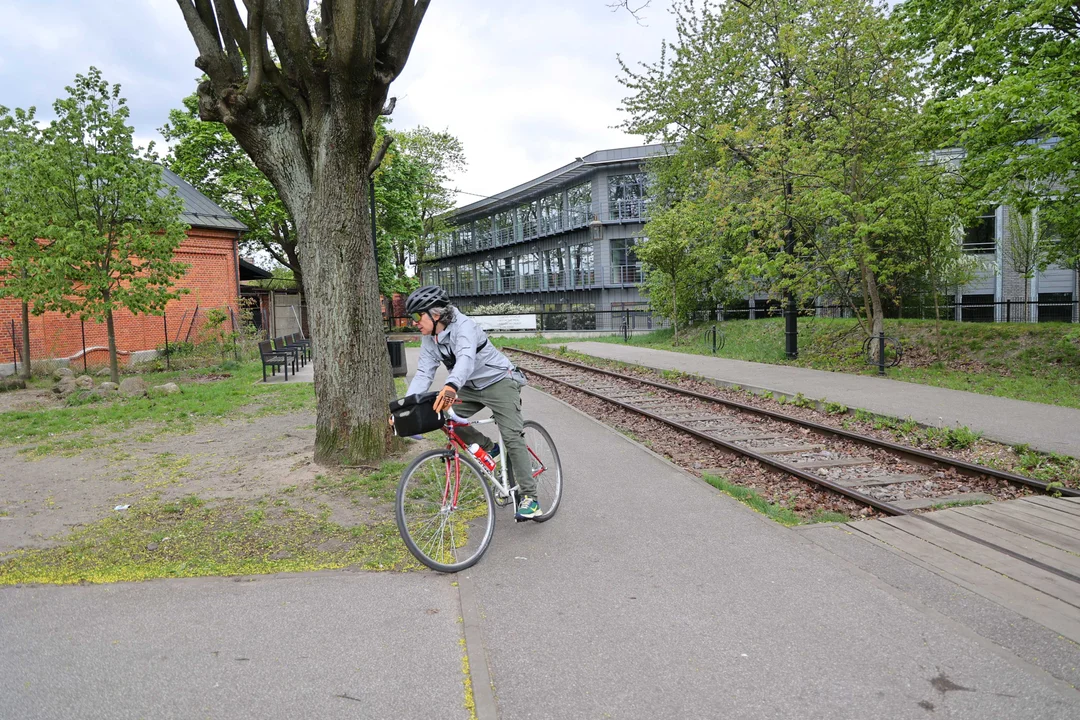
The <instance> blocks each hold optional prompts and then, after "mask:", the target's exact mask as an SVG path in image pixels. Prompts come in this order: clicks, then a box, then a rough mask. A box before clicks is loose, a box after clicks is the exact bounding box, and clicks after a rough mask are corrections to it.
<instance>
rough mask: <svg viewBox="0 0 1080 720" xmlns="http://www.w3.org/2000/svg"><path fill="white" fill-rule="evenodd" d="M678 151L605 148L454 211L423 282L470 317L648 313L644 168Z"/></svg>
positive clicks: (434, 245) (430, 254) (428, 250)
mask: <svg viewBox="0 0 1080 720" xmlns="http://www.w3.org/2000/svg"><path fill="white" fill-rule="evenodd" d="M671 152H674V148H673V147H670V146H666V145H645V146H641V147H633V148H620V149H614V150H601V151H598V152H594V153H592V154H590V155H587V156H585V157H583V158H578V159H576V160H575V161H574V162H572V163H570V164H568V165H565V166H563V167H561V168H559V169H558V170H555V171H553V172H550V173H548V174H546V175H543V176H541V177H538V178H534V179H533V180H530V181H529V182H526V183H523V184H521V185H518V186H517V187H513V188H510V189H509V190H506V191H504V192H501V193H498V194H497V195H495V196H493V197H490V198H485V199H483V200H480V201H478V202H474V203H471V204H469V205H466V206H463V207H460V208H457V209H456V210H454V211H453V213H451V216H450V217H449V218H448V220H449V225H450V230H449V231H448V232H446V233H445V234H443V235H441V236H439V237H435V238H432V239H431V240H430V241H429V242H428V244H427V246H426V247H425V248H424V253H423V257H422V259H421V264H420V268H421V274H422V279H423V281H424V283H425V284H432V285H441V286H442V287H444V288H446V290H447V292H448V293H449V294H450V296H451V297H452V298H453V300H454V303H455V304H456V305H457V306H458V307H461V308H462V309H463V310H466V311H468V309H470V308H473V307H475V306H477V305H487V304H491V303H499V302H512V303H515V304H517V305H522V306H524V307H527V308H531V309H535V310H537V311H547V312H553V311H576V312H588V311H597V310H610V309H613V308H615V309H624V308H633V307H638V306H644V305H645V301H644V300H643V299H642V297H641V296H640V293H639V292H638V286H639V285H640V283H641V280H642V273H641V263H640V262H639V261H638V260H637V257H636V255H635V254H634V245H635V244H636V243H637V242H640V241H641V239H642V238H643V237H644V228H645V222H646V221H647V220H648V199H647V194H646V187H647V182H648V176H647V173H646V171H645V162H646V161H647V160H648V159H649V158H650V157H656V156H663V155H668V154H670V153H671ZM569 322H573V320H570V321H569Z"/></svg>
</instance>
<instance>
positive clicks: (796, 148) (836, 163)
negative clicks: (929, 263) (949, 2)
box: [622, 0, 955, 333]
mask: <svg viewBox="0 0 1080 720" xmlns="http://www.w3.org/2000/svg"><path fill="white" fill-rule="evenodd" d="M674 12H675V14H676V18H677V23H676V29H677V40H676V41H675V42H674V43H672V44H669V45H667V46H665V48H664V55H663V57H662V59H661V61H660V62H659V63H656V64H654V65H646V66H645V67H644V69H642V70H641V71H640V72H638V71H634V70H631V69H630V68H628V67H626V66H625V65H624V66H623V78H622V82H623V83H624V85H625V86H626V87H627V88H628V90H629V91H630V93H631V94H630V96H629V97H627V98H626V99H625V101H624V104H625V107H626V109H627V110H628V112H629V114H630V119H629V120H628V121H627V122H626V123H625V126H626V128H627V129H628V130H630V131H631V132H635V133H639V134H642V135H645V136H646V137H647V138H650V139H653V138H661V139H663V140H665V141H669V142H672V141H677V142H679V143H680V146H679V149H678V152H677V154H676V156H675V157H674V158H673V159H671V160H670V161H667V162H666V163H661V165H662V166H664V165H666V167H662V168H661V170H659V171H658V172H657V173H656V175H657V182H656V183H654V185H653V188H652V191H651V192H652V193H653V195H654V196H655V201H654V202H658V203H660V204H661V205H662V206H663V207H665V208H670V212H672V213H675V215H676V217H678V218H679V220H678V222H673V221H672V220H669V219H667V218H665V216H664V213H661V214H660V215H659V216H658V221H657V225H656V228H657V229H658V230H659V231H660V232H659V235H658V237H661V238H662V239H663V241H664V242H667V243H669V244H670V238H672V237H678V236H679V235H680V234H681V235H686V233H680V232H670V231H666V227H665V226H674V227H675V228H678V227H679V225H680V224H687V223H692V224H693V226H694V227H700V228H702V229H707V231H706V234H711V236H712V237H713V238H715V240H716V247H715V249H714V250H713V251H712V253H711V257H712V259H713V263H712V268H713V269H714V274H715V269H716V268H719V267H721V266H722V265H726V264H729V267H730V270H728V272H727V276H728V279H729V281H730V282H731V283H732V285H733V286H734V287H738V288H739V290H740V291H747V290H764V291H767V292H768V293H770V294H771V295H772V296H774V297H779V296H781V295H794V296H796V297H801V298H817V297H829V298H836V299H838V300H841V301H843V302H844V303H845V304H847V305H849V306H850V307H851V308H852V309H853V310H855V311H856V313H858V314H859V316H860V317H861V318H862V322H863V330H864V332H866V333H869V332H871V331H872V330H873V331H876V330H877V329H878V328H879V326H880V323H881V321H882V318H883V300H882V298H883V296H885V295H886V294H887V293H889V292H893V291H894V289H895V287H897V286H898V285H899V283H900V281H901V279H903V278H904V277H905V276H906V275H908V274H910V273H911V272H913V269H914V268H915V267H916V265H915V263H914V260H913V257H912V254H911V252H909V251H908V250H907V248H906V246H905V241H906V240H907V239H909V238H910V237H911V236H912V235H913V234H914V233H915V232H916V231H915V230H914V229H913V228H912V227H910V224H909V222H908V217H907V215H906V213H905V210H904V204H905V203H904V202H903V201H904V200H905V199H906V197H907V196H908V195H910V194H912V193H915V192H918V191H920V189H921V188H923V187H924V186H925V185H926V184H927V180H928V177H929V178H930V179H931V180H932V182H931V183H930V184H931V185H935V184H936V183H937V178H938V176H941V175H944V174H946V173H947V172H948V170H949V166H948V163H947V162H941V163H937V162H927V161H926V158H925V156H924V155H921V154H920V153H919V149H920V148H919V147H918V145H917V143H918V140H919V135H918V133H917V127H918V123H917V122H916V121H917V117H918V106H919V103H920V102H921V97H922V91H923V87H922V85H921V83H920V79H919V73H918V68H917V65H916V63H915V59H914V55H913V53H912V52H910V51H909V50H906V49H904V48H903V47H902V46H900V45H899V44H898V43H897V42H896V41H897V39H898V38H897V35H896V30H895V28H894V27H893V26H892V25H891V24H890V23H889V22H888V19H887V18H886V16H885V14H884V10H883V8H882V7H881V6H878V5H875V4H874V3H872V2H870V1H869V0H818V1H817V2H813V3H809V4H807V3H805V2H795V1H794V0H764V1H763V2H756V3H716V4H713V3H705V4H695V3H693V2H689V1H684V0H677V1H676V2H675V3H674ZM942 196H943V197H945V198H949V197H952V195H951V194H949V193H942ZM942 205H944V203H937V204H936V205H934V207H933V209H934V211H935V213H936V214H935V220H936V219H937V218H939V217H941V216H942V214H943V212H944V210H945V209H946V208H943V207H941V206H942ZM953 214H955V213H953ZM650 234H651V233H650ZM695 234H696V233H695ZM721 260H723V261H724V262H723V263H722V262H721ZM728 260H730V263H728ZM665 275H667V276H668V277H671V276H670V274H668V273H666V272H665Z"/></svg>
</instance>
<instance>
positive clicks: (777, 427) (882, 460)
mask: <svg viewBox="0 0 1080 720" xmlns="http://www.w3.org/2000/svg"><path fill="white" fill-rule="evenodd" d="M508 350H510V351H511V352H513V353H515V354H516V355H517V361H518V362H517V365H518V367H519V368H520V369H522V370H524V371H525V373H526V374H527V375H532V376H534V377H536V378H540V379H542V380H544V381H546V382H549V383H553V384H554V385H555V386H557V387H562V388H566V389H569V390H571V391H572V392H575V393H581V394H583V395H586V396H589V397H592V398H596V399H598V400H600V401H602V402H603V403H607V404H611V405H613V406H615V407H618V408H621V409H622V410H624V411H628V412H630V413H633V414H636V415H639V416H641V417H645V418H649V419H650V420H652V421H655V422H659V423H662V424H663V425H664V426H666V427H668V428H671V429H673V430H675V431H677V432H678V433H682V434H685V435H689V436H692V437H694V438H697V439H698V440H702V441H704V442H706V443H708V444H711V445H714V446H716V447H719V448H722V449H723V450H724V451H726V452H728V453H734V454H736V455H740V456H744V457H746V458H748V459H750V460H752V461H755V462H757V463H760V464H761V465H764V466H766V467H768V468H771V469H772V470H775V471H779V472H780V473H784V474H787V475H790V476H792V477H794V478H798V479H799V480H801V481H803V482H805V483H808V484H810V485H812V486H814V487H816V488H821V489H824V490H825V491H828V492H831V493H835V494H837V495H840V496H842V497H844V498H847V499H848V500H850V501H854V502H855V503H858V504H861V505H864V506H866V507H870V508H873V509H874V510H875V511H877V512H879V513H884V514H886V515H892V516H910V517H915V518H918V519H919V520H921V521H925V522H927V523H930V524H932V525H934V526H936V527H938V528H940V529H942V530H946V531H948V532H949V533H952V534H953V535H957V536H960V537H963V538H965V539H967V540H970V541H972V542H976V543H978V544H980V545H983V546H985V547H987V548H990V549H992V550H995V551H998V552H1001V553H1003V554H1005V555H1008V556H1010V557H1013V558H1015V559H1017V560H1020V561H1022V562H1024V563H1027V564H1029V565H1032V566H1034V567H1038V568H1040V569H1042V570H1045V571H1047V572H1050V573H1053V574H1055V575H1057V576H1059V577H1062V578H1065V579H1067V580H1069V581H1071V582H1075V583H1080V576H1077V575H1075V574H1073V573H1071V572H1069V571H1068V570H1064V569H1062V568H1058V567H1055V566H1053V565H1050V564H1047V563H1044V562H1042V561H1041V560H1039V559H1038V558H1035V557H1032V556H1031V555H1028V554H1026V553H1025V552H1023V551H1017V550H1014V549H1012V548H1010V547H1004V546H1002V545H999V544H996V543H994V542H990V541H987V540H986V539H983V538H980V537H976V536H974V535H971V534H969V533H967V532H965V531H963V530H960V529H957V528H956V527H952V526H950V525H947V524H945V523H941V522H938V521H936V520H934V518H933V513H927V512H919V511H920V510H927V509H933V508H934V507H935V506H938V507H940V506H941V505H942V504H946V505H948V504H956V503H964V502H972V503H976V502H978V503H983V502H991V501H993V500H995V499H998V498H1013V497H1017V495H1018V494H1025V493H1031V492H1042V493H1048V492H1050V491H1051V490H1053V491H1054V492H1055V493H1057V494H1060V495H1062V496H1070V497H1080V490H1076V489H1073V488H1065V487H1055V488H1050V487H1048V486H1047V484H1046V483H1044V482H1042V481H1039V480H1035V479H1033V478H1028V477H1024V476H1022V475H1017V474H1015V473H1010V472H1007V471H1004V470H998V469H996V468H991V467H985V466H982V465H976V464H973V463H969V462H966V461H963V460H958V459H955V458H950V457H946V456H943V455H938V454H936V453H933V452H930V451H927V450H923V449H921V448H913V447H909V446H905V445H900V444H898V443H893V442H889V441H887V440H881V439H879V438H874V437H869V436H865V435H860V434H858V433H854V432H851V431H849V430H844V429H841V428H834V427H831V426H827V425H821V424H819V423H814V422H812V421H808V420H803V419H801V418H796V417H792V416H789V415H785V414H783V413H779V412H775V411H773V410H768V409H764V408H758V407H754V406H752V405H746V404H743V403H739V402H736V401H732V400H729V399H727V398H721V397H716V396H712V395H707V394H704V393H699V392H695V391H691V390H686V389H683V388H678V387H675V386H672V385H668V384H666V383H661V382H656V381H652V380H646V379H642V378H635V377H628V376H627V375H625V374H620V373H617V372H612V371H609V370H604V369H602V368H595V367H592V366H589V365H584V364H582V363H576V362H573V361H570V360H564V359H562V358H556V357H552V356H550V355H543V354H540V353H534V352H530V351H527V350H519V349H516V348H508ZM717 470H718V474H719V473H722V472H723V468H718V469H717ZM946 473H952V474H956V475H962V476H964V477H966V478H968V479H970V480H971V481H972V482H973V483H975V484H977V486H978V487H979V488H980V490H981V491H980V492H975V493H973V492H963V493H948V492H946V493H942V492H939V490H940V488H942V487H944V488H946V489H949V488H950V487H952V486H953V485H954V484H951V483H949V482H941V481H940V478H941V477H942V476H943V475H945V474H946ZM1017 486H1018V487H1019V488H1020V491H1019V492H1018V491H1017ZM897 496H902V499H900V500H897V499H893V500H892V501H890V500H889V499H888V498H895V497H897Z"/></svg>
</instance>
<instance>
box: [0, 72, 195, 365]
mask: <svg viewBox="0 0 1080 720" xmlns="http://www.w3.org/2000/svg"><path fill="white" fill-rule="evenodd" d="M67 92H68V96H67V97H66V98H62V99H59V100H57V101H56V103H55V104H54V106H53V109H54V111H55V112H56V120H55V121H54V122H53V123H52V125H50V126H49V127H48V128H47V129H46V130H44V131H42V134H41V137H40V139H39V142H38V143H37V147H36V148H35V149H33V150H28V149H27V148H26V147H25V146H24V147H23V148H22V150H21V152H29V153H30V157H31V158H32V161H31V162H32V164H31V167H33V168H34V177H33V178H30V177H28V176H27V175H25V174H19V173H16V174H13V175H11V176H10V177H11V179H12V182H13V183H14V186H13V187H14V188H15V190H14V196H15V197H16V198H20V197H22V196H24V195H25V193H27V192H34V193H36V194H38V195H39V199H38V202H36V203H35V204H34V205H32V206H24V207H25V208H27V213H28V214H29V216H30V219H29V222H28V224H27V225H25V226H23V228H24V229H25V230H26V233H28V234H23V235H22V237H23V238H24V239H25V238H28V237H29V236H30V235H37V236H38V237H39V238H41V242H40V243H36V242H35V243H33V244H37V245H38V246H39V247H38V250H39V251H38V252H37V254H36V256H35V257H34V259H33V261H32V263H30V264H29V265H21V267H24V268H29V267H30V266H31V265H32V267H33V268H34V271H33V272H30V273H29V274H24V275H23V278H24V279H25V280H26V281H27V284H26V285H25V286H24V287H23V288H22V289H21V290H20V291H19V293H20V295H21V296H22V297H23V298H25V299H27V300H30V301H31V302H32V303H33V305H34V309H35V311H39V312H40V311H44V310H57V311H59V312H62V313H64V314H66V315H78V316H79V317H80V318H85V319H92V320H96V321H98V322H106V324H107V326H108V334H109V356H110V365H111V367H112V379H113V381H114V382H116V381H118V379H119V375H118V370H117V361H116V338H115V331H114V329H113V325H112V314H113V312H114V311H115V310H117V309H120V308H126V309H127V310H130V311H131V312H133V313H160V312H162V311H163V310H164V307H165V304H166V302H168V301H169V300H170V299H172V298H175V297H176V296H177V295H178V294H179V293H178V292H174V291H172V290H171V286H172V284H173V281H174V280H175V279H176V278H178V277H180V276H181V275H183V273H184V271H185V269H186V266H184V265H183V264H182V263H178V262H176V261H175V259H174V252H175V250H176V248H177V247H178V246H179V245H180V242H181V241H182V240H183V239H184V231H185V229H186V228H185V226H184V225H183V224H181V222H180V220H179V217H180V212H181V203H180V200H179V199H178V198H177V197H176V194H175V192H174V191H173V190H172V189H171V188H166V186H165V184H164V183H163V182H162V179H161V168H160V167H159V166H158V165H156V164H154V159H155V156H154V155H153V146H152V144H151V146H150V147H149V148H147V150H146V152H145V153H144V154H142V155H140V154H139V153H138V151H137V150H136V149H135V146H134V143H133V139H132V132H133V130H132V128H131V127H130V126H128V125H127V120H128V114H129V112H128V108H127V104H126V102H125V100H124V99H123V98H122V97H120V86H119V85H114V86H112V87H110V86H109V85H108V83H106V82H105V81H104V80H103V79H102V77H101V72H100V71H99V70H97V69H96V68H91V69H90V72H89V73H88V74H87V75H86V76H83V75H78V76H76V79H75V84H74V85H73V86H71V87H68V88H67ZM16 119H18V115H16ZM24 138H26V139H29V136H26V135H24ZM17 217H18V216H17ZM29 244H31V243H30V242H29V241H27V242H25V243H24V246H29ZM16 255H18V256H19V257H23V258H25V254H23V253H21V252H20V253H16Z"/></svg>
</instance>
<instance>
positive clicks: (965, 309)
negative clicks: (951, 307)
mask: <svg viewBox="0 0 1080 720" xmlns="http://www.w3.org/2000/svg"><path fill="white" fill-rule="evenodd" d="M960 319H961V320H962V321H963V322H994V296H993V295H992V294H979V295H962V296H961V299H960Z"/></svg>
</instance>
